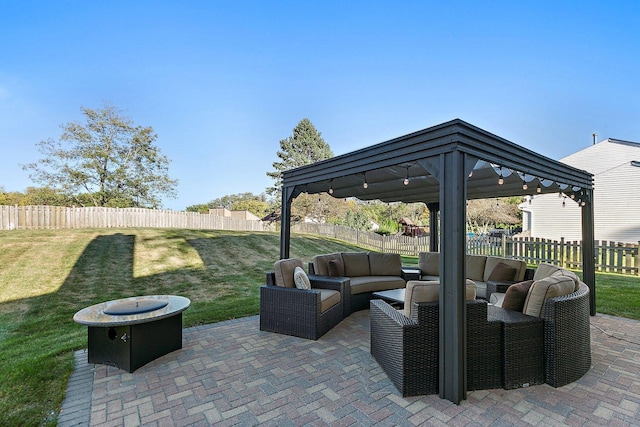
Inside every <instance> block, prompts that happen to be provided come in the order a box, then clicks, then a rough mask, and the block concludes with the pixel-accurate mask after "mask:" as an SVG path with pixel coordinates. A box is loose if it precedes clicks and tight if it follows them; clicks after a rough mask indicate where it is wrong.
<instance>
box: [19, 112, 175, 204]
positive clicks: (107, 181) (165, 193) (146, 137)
mask: <svg viewBox="0 0 640 427" xmlns="http://www.w3.org/2000/svg"><path fill="white" fill-rule="evenodd" d="M81 111H82V114H83V115H84V117H85V119H86V123H84V124H81V123H79V122H69V123H67V124H65V125H62V126H61V127H62V135H61V136H60V138H59V139H58V140H54V139H47V140H44V141H41V142H40V143H38V149H39V151H40V153H41V154H42V155H43V156H44V157H43V158H42V159H40V160H38V161H37V162H35V163H30V164H28V165H25V166H23V168H24V169H25V170H29V171H31V174H30V178H31V179H32V180H34V181H35V182H38V183H40V184H42V185H43V186H44V187H49V188H52V189H55V190H59V191H61V192H62V193H63V194H64V195H65V196H67V197H69V198H71V199H73V200H75V202H76V203H78V204H79V205H82V206H84V205H86V204H92V205H94V206H111V207H131V206H140V207H150V208H155V207H158V206H159V205H160V202H161V197H175V194H176V191H175V187H176V185H177V181H176V180H172V179H171V178H169V175H168V168H169V159H168V158H167V157H166V156H165V155H163V154H162V153H161V151H160V148H158V147H157V146H155V145H154V143H155V141H156V139H157V135H156V134H155V133H154V131H153V128H151V127H142V126H137V125H135V124H134V123H133V121H132V120H131V119H130V118H129V117H126V116H124V115H122V113H121V112H120V111H119V110H117V109H116V108H115V107H113V106H111V105H105V106H104V107H103V108H101V109H91V108H82V109H81Z"/></svg>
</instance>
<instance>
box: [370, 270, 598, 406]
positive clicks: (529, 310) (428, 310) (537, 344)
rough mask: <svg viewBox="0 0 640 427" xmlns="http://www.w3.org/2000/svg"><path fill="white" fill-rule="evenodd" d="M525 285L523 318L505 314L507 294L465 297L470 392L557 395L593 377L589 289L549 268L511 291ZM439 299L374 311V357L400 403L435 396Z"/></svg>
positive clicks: (379, 305) (380, 304) (377, 304)
mask: <svg viewBox="0 0 640 427" xmlns="http://www.w3.org/2000/svg"><path fill="white" fill-rule="evenodd" d="M421 283H422V286H424V284H425V283H427V282H421ZM431 283H433V284H434V286H435V285H437V283H435V282H431ZM492 283H493V282H491V281H489V287H491V285H492ZM523 283H524V284H525V286H526V285H528V286H529V287H528V288H527V295H525V298H524V299H522V304H523V309H522V310H510V309H506V308H504V307H501V306H500V303H499V301H501V302H502V304H507V305H508V303H509V300H510V297H509V295H508V294H509V293H514V292H510V290H509V289H508V290H507V292H505V294H504V295H503V296H501V295H499V294H498V295H496V294H495V293H494V295H492V296H491V301H493V302H495V303H496V304H493V303H488V302H487V301H486V300H483V299H477V300H473V299H470V298H469V296H467V301H466V311H467V390H477V389H486V388H497V387H500V386H502V388H504V389H513V388H519V387H527V386H531V385H535V384H542V383H547V384H549V385H551V386H553V387H560V386H563V385H566V384H569V383H571V382H574V381H576V380H578V379H579V378H580V377H582V376H583V375H584V374H585V373H586V372H587V371H588V370H589V369H590V367H591V336H590V315H589V288H588V287H587V286H586V285H585V284H584V283H582V282H581V281H580V280H579V279H578V277H577V276H576V275H575V274H573V273H572V272H570V271H568V270H564V269H561V268H558V267H555V266H550V265H546V264H541V265H540V266H539V267H538V269H537V270H536V272H535V274H534V275H533V280H530V281H527V282H522V283H518V284H516V285H513V286H515V287H516V288H514V289H518V288H520V287H525V286H522V284H523ZM411 285H412V282H409V283H408V284H407V289H409V287H410V286H411ZM467 286H468V285H467ZM510 288H511V287H510ZM520 291H521V290H519V292H520ZM434 295H436V294H433V293H432V295H431V296H430V297H429V298H426V301H425V300H414V302H413V307H412V309H411V310H409V311H407V307H406V306H405V309H404V311H400V310H396V309H394V308H393V307H391V306H390V305H389V304H387V303H386V302H384V301H382V300H373V301H371V303H370V306H371V313H370V316H371V354H372V355H373V356H374V358H375V359H376V361H377V362H378V363H379V364H380V366H381V367H382V368H383V370H384V371H385V372H386V373H387V375H388V376H389V378H390V379H391V381H392V382H393V383H394V385H395V386H396V387H397V388H398V390H399V391H400V392H401V393H402V395H403V396H410V395H421V394H431V393H437V392H438V380H437V378H438V377H437V374H438V369H439V368H438V366H439V362H438V357H439V352H438V345H439V340H438V335H437V334H438V331H439V328H438V322H439V318H438V308H439V302H437V298H436V296H434ZM520 297H521V296H520ZM525 303H526V304H525ZM523 311H524V312H523ZM407 314H410V317H407Z"/></svg>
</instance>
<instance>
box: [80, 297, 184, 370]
mask: <svg viewBox="0 0 640 427" xmlns="http://www.w3.org/2000/svg"><path fill="white" fill-rule="evenodd" d="M189 305H191V301H190V300H189V299H188V298H185V297H181V296H176V295H148V296H139V297H131V298H124V299H119V300H114V301H107V302H103V303H100V304H96V305H92V306H90V307H87V308H83V309H82V310H80V311H78V312H77V313H76V314H75V315H74V316H73V320H74V321H75V322H76V323H79V324H81V325H86V326H88V327H89V328H88V334H89V342H88V362H89V363H98V364H103V365H111V366H115V367H117V368H120V369H122V370H124V371H127V372H133V371H135V370H136V369H138V368H139V367H141V366H143V365H145V364H147V363H149V362H151V361H152V360H155V359H157V358H158V357H160V356H164V355H165V354H167V353H171V352H172V351H175V350H179V349H181V348H182V312H183V311H185V310H186V309H187V308H189Z"/></svg>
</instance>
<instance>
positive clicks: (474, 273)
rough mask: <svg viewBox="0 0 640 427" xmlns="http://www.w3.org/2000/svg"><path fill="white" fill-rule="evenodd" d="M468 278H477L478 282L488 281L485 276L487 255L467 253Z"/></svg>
mask: <svg viewBox="0 0 640 427" xmlns="http://www.w3.org/2000/svg"><path fill="white" fill-rule="evenodd" d="M466 261H467V272H466V276H467V279H471V280H476V281H478V282H486V281H487V279H485V278H484V270H485V266H486V263H487V257H486V256H484V255H467V259H466Z"/></svg>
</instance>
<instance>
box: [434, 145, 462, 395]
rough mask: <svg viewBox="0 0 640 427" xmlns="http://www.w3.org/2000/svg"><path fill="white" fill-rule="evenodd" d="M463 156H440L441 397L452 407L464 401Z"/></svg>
mask: <svg viewBox="0 0 640 427" xmlns="http://www.w3.org/2000/svg"><path fill="white" fill-rule="evenodd" d="M465 160H466V155H465V154H464V153H462V152H460V151H451V152H448V153H444V154H441V155H440V164H441V167H440V171H441V173H440V177H441V179H440V209H441V215H440V221H441V227H442V230H441V239H440V242H441V247H440V311H439V315H440V317H439V334H440V335H439V352H440V353H439V363H440V365H439V369H440V371H439V373H440V376H439V383H440V384H439V390H440V397H441V398H443V399H447V400H449V401H451V402H453V403H455V404H459V403H460V402H461V401H462V400H464V399H466V398H467V387H466V386H467V378H466V375H467V369H466V310H465V282H466V279H465V270H466V265H465V264H466V245H465V243H466V240H465V239H466V233H465V219H466V195H467V194H466V193H467V191H466V174H465Z"/></svg>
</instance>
